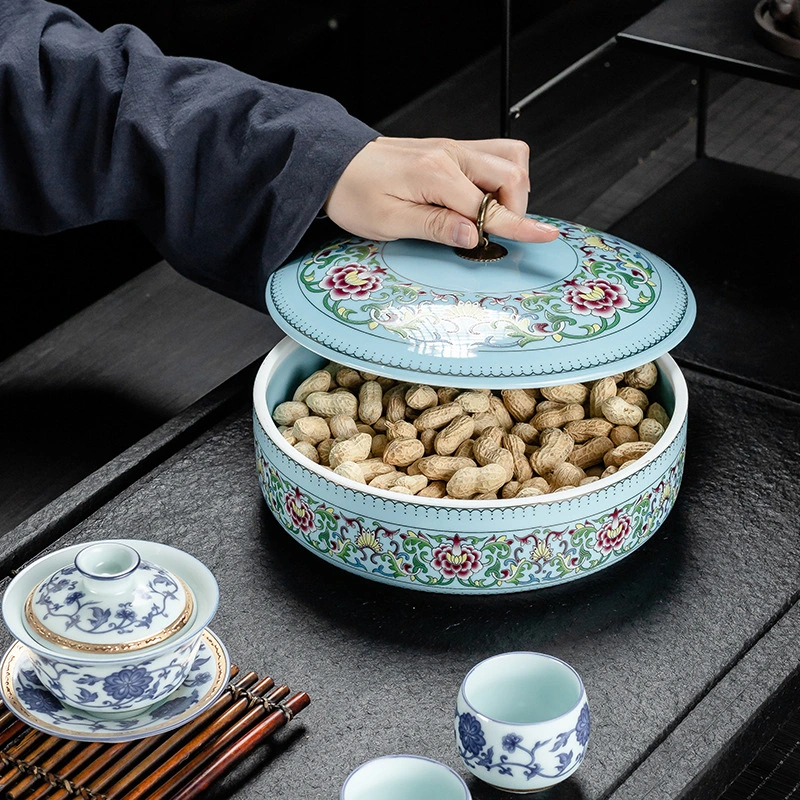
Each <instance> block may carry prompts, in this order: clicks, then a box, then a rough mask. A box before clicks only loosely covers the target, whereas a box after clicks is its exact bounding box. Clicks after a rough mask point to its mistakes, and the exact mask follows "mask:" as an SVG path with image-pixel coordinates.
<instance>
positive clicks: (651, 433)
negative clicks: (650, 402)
mask: <svg viewBox="0 0 800 800" xmlns="http://www.w3.org/2000/svg"><path fill="white" fill-rule="evenodd" d="M663 435H664V428H663V427H662V425H661V423H660V422H659V421H658V420H655V419H651V418H650V417H647V418H646V419H643V420H642V421H641V422H640V423H639V439H640V440H641V441H643V442H650V443H651V444H655V443H656V442H657V441H658V440H659V439H660V438H661V437H662V436H663Z"/></svg>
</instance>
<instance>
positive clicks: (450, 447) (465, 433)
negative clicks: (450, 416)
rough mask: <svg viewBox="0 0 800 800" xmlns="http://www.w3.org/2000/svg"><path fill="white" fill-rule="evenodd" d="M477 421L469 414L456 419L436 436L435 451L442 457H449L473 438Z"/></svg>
mask: <svg viewBox="0 0 800 800" xmlns="http://www.w3.org/2000/svg"><path fill="white" fill-rule="evenodd" d="M474 430H475V421H474V420H473V419H472V417H470V416H469V415H467V414H462V415H461V416H460V417H456V418H455V419H454V420H453V421H452V422H450V423H449V424H448V425H446V426H445V427H444V428H442V429H441V430H440V431H439V433H437V434H436V438H435V439H434V441H433V449H434V450H435V451H436V452H437V453H438V454H439V455H440V456H449V455H450V454H451V453H454V452H455V451H456V448H458V446H459V445H460V444H461V443H462V442H465V441H466V440H467V439H469V438H470V437H471V436H472V433H473V431H474Z"/></svg>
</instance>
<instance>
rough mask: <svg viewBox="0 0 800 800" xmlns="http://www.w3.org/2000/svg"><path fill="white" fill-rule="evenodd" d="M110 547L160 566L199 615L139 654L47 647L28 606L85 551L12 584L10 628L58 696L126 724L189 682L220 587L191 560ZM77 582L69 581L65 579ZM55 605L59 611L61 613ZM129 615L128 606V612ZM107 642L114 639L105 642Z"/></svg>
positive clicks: (135, 545)
mask: <svg viewBox="0 0 800 800" xmlns="http://www.w3.org/2000/svg"><path fill="white" fill-rule="evenodd" d="M111 541H112V543H119V544H121V545H124V546H127V547H129V548H132V549H133V550H134V551H135V552H136V553H137V554H138V555H140V556H141V558H142V559H143V560H144V561H147V562H150V563H151V564H154V565H158V567H159V568H163V570H164V571H166V573H168V574H169V575H172V576H176V577H177V578H178V579H179V580H180V581H181V582H183V583H184V584H185V585H186V587H188V589H189V592H190V594H191V596H192V598H193V610H192V613H191V616H190V617H189V618H188V619H187V620H186V622H185V624H183V625H181V626H180V627H179V628H178V630H177V632H176V633H174V634H173V635H169V636H167V637H166V638H163V639H160V640H158V641H157V643H155V644H151V645H149V646H144V647H140V648H138V649H133V650H130V649H127V648H126V646H125V644H122V645H121V646H120V647H119V648H118V649H117V650H114V649H113V648H112V649H111V651H109V650H108V649H106V650H104V651H102V652H84V651H82V650H80V649H75V647H74V646H72V645H70V644H68V643H62V644H57V643H55V642H54V641H52V640H47V639H45V638H43V637H42V636H41V635H39V634H38V633H37V632H36V631H34V630H33V629H32V628H31V626H30V623H29V621H28V619H27V618H26V615H25V605H26V601H27V600H28V598H29V597H30V596H31V593H32V592H33V591H34V590H35V589H36V588H37V587H39V586H40V584H42V583H43V582H47V581H48V579H50V578H51V577H52V576H53V575H55V574H56V573H61V574H62V575H63V571H64V570H67V571H69V570H70V569H71V565H74V563H75V558H76V556H78V555H79V554H80V553H81V552H82V551H85V550H86V548H87V545H86V544H79V545H73V546H71V547H66V548H64V549H62V550H57V551H55V552H53V553H50V554H48V555H46V556H43V557H42V558H40V559H37V560H36V561H34V562H33V563H31V564H29V565H28V566H26V567H25V568H24V569H23V570H21V571H20V572H19V573H18V574H17V575H16V576H15V577H14V579H13V580H12V581H11V583H10V584H9V585H8V588H7V589H6V591H5V595H4V597H3V606H2V611H3V619H4V621H5V624H6V626H7V627H8V629H9V631H10V632H11V634H12V635H13V636H14V638H15V639H17V640H18V641H19V642H21V643H22V644H23V645H24V646H25V647H26V648H27V650H28V651H29V654H30V660H31V665H32V667H33V670H34V672H35V673H36V676H37V677H38V679H39V680H40V681H41V682H42V684H43V685H44V686H45V688H46V689H48V691H50V693H51V694H53V695H54V696H55V697H56V698H57V699H58V700H59V701H61V702H62V703H64V704H66V705H68V706H72V707H74V708H77V709H79V710H81V711H84V712H88V713H91V714H96V715H98V716H102V717H104V718H114V719H124V718H126V717H132V716H135V715H136V714H138V713H140V712H141V711H142V710H143V709H145V708H149V707H150V706H153V705H155V704H156V703H160V702H162V701H163V700H165V699H166V698H167V697H168V696H169V695H170V694H171V693H172V692H174V691H175V690H176V689H178V687H179V686H180V685H181V684H182V683H183V681H184V679H185V678H186V676H187V675H188V673H189V670H190V668H191V666H192V663H193V662H194V659H195V656H196V655H197V652H198V650H199V648H200V642H201V636H202V634H203V631H204V630H205V628H206V626H207V625H208V623H209V622H210V621H211V619H212V618H213V616H214V614H215V613H216V609H217V605H218V602H219V588H218V586H217V582H216V579H215V578H214V576H213V575H212V574H211V572H210V570H209V569H208V568H207V567H206V566H205V565H203V564H202V563H201V562H200V561H198V560H197V559H196V558H194V557H193V556H190V555H189V554H188V553H184V552H182V551H181V550H178V549H176V548H174V547H169V546H168V545H163V544H158V543H155V542H146V541H139V540H130V539H126V540H111ZM99 544H102V545H105V544H108V543H105V542H104V543H99ZM159 574H161V573H160V572H159ZM70 577H72V575H71V574H68V575H66V576H65V577H64V578H62V579H61V580H62V581H63V580H67V579H69V578H70ZM52 588H55V587H52ZM82 588H83V587H82ZM84 599H85V598H84ZM56 605H58V604H57V603H54V604H53V606H52V607H53V608H54V609H55V610H56V611H58V609H57V608H55V606H56ZM99 605H100V604H99V603H98V607H99ZM126 608H127V606H126V604H125V603H123V604H122V609H123V611H124V610H125V609H126ZM117 613H118V614H120V616H119V618H118V619H119V622H120V623H124V622H125V616H126V615H125V614H124V613H122V612H119V611H118V612H117ZM115 616H116V615H115ZM99 617H105V615H104V614H101V615H99V616H98V620H99ZM67 632H70V629H69V628H67ZM107 642H108V636H106V637H105V640H104V643H107Z"/></svg>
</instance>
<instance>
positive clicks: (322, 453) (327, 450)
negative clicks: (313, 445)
mask: <svg viewBox="0 0 800 800" xmlns="http://www.w3.org/2000/svg"><path fill="white" fill-rule="evenodd" d="M335 444H336V439H323V440H322V441H321V442H320V443H319V444H318V445H317V454H318V455H319V463H320V464H322V466H323V467H328V466H330V460H329V459H330V454H331V448H332V447H333V446H334V445H335Z"/></svg>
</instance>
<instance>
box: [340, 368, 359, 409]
mask: <svg viewBox="0 0 800 800" xmlns="http://www.w3.org/2000/svg"><path fill="white" fill-rule="evenodd" d="M363 382H364V379H363V378H362V377H361V375H360V374H359V373H358V372H357V371H356V370H354V369H351V368H350V367H342V368H341V369H340V370H339V371H338V372H337V373H336V383H337V384H338V385H339V386H341V387H342V388H343V389H357V388H358V387H359V386H361V384H362V383H363ZM353 416H355V414H354V415H353Z"/></svg>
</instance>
